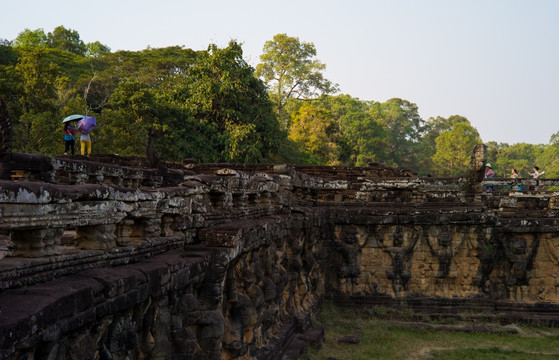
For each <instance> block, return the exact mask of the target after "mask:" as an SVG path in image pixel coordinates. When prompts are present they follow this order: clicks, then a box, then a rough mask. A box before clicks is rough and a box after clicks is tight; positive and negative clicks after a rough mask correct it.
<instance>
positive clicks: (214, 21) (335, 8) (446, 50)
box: [0, 0, 559, 144]
mask: <svg viewBox="0 0 559 360" xmlns="http://www.w3.org/2000/svg"><path fill="white" fill-rule="evenodd" d="M59 25H62V26H64V27H65V28H67V29H72V30H76V31H77V32H78V33H79V34H80V38H81V40H83V41H84V42H86V43H88V42H94V41H99V42H101V43H103V44H105V45H107V46H109V47H110V48H111V50H112V51H117V50H143V49H145V48H146V47H148V46H150V47H152V48H157V47H167V46H175V45H179V46H185V47H186V48H191V49H194V50H202V49H207V47H208V45H209V44H211V43H213V44H217V45H218V46H220V47H224V46H226V45H227V43H228V42H229V40H231V39H235V40H237V41H238V42H240V43H242V44H243V51H244V58H245V60H246V61H247V62H248V63H249V64H251V65H253V66H256V64H257V63H258V61H259V57H260V54H261V53H262V47H263V46H264V43H265V42H266V41H267V40H271V39H272V38H273V36H274V35H275V34H278V33H286V34H287V35H288V36H293V37H298V38H299V39H300V40H301V41H304V42H311V43H314V45H315V47H316V50H317V59H319V60H320V61H321V62H323V63H324V64H326V66H327V67H326V71H325V77H326V78H328V79H329V80H331V81H332V82H334V83H337V84H338V85H339V87H340V90H341V93H344V94H349V95H351V96H353V97H357V98H359V99H361V100H375V101H381V102H383V101H386V100H388V99H390V98H393V97H399V98H402V99H405V100H408V101H410V102H412V103H415V104H416V105H417V106H418V108H419V113H420V115H421V117H422V118H423V119H425V120H427V119H428V118H429V117H436V116H443V117H445V118H446V117H449V116H451V115H462V116H465V117H466V118H468V120H470V122H471V123H472V125H473V126H474V127H475V128H476V129H477V130H478V131H479V133H480V135H481V137H482V139H483V141H485V142H488V141H497V142H506V143H509V144H514V143H520V142H526V143H532V144H540V143H541V144H547V143H548V142H549V139H550V137H551V135H552V134H554V133H556V132H558V131H559V104H558V102H559V0H557V1H556V0H525V1H518V0H464V1H458V0H385V1H377V0H345V1H333V0H316V1H314V0H312V1H309V0H307V1H305V0H297V1H294V0H282V1H266V0H236V1H235V0H230V1H226V0H219V1H212V0H195V1H186V0H183V1H178V0H177V1H173V0H158V1H153V0H150V1H146V0H135V1H123V0H111V1H107V0H96V1H89V2H88V1H82V2H77V1H75V0H74V1H65V0H21V1H3V2H2V5H1V6H0V39H8V40H13V39H15V38H16V37H17V35H18V33H20V32H21V31H23V30H24V29H26V28H27V29H30V30H36V29H38V28H42V29H43V30H44V31H45V33H48V32H52V31H53V30H54V28H55V27H57V26H59Z"/></svg>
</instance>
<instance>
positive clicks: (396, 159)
mask: <svg viewBox="0 0 559 360" xmlns="http://www.w3.org/2000/svg"><path fill="white" fill-rule="evenodd" d="M369 111H370V113H371V115H372V116H373V118H374V119H376V120H377V121H378V122H379V123H380V124H381V125H382V126H383V127H384V129H385V131H386V135H387V139H388V147H387V158H386V159H385V162H386V163H387V164H388V165H391V166H396V167H399V168H407V169H412V170H418V169H417V164H418V162H417V157H418V155H419V147H420V141H421V135H422V134H423V131H424V127H423V124H424V121H423V119H421V117H420V116H419V111H418V108H417V105H416V104H414V103H411V102H409V101H407V100H402V99H399V98H393V99H390V100H388V101H386V102H384V103H374V104H373V105H372V106H371V107H370V110H369Z"/></svg>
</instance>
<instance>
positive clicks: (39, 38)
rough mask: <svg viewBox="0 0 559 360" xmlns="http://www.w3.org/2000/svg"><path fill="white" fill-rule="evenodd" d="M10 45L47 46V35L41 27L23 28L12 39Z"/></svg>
mask: <svg viewBox="0 0 559 360" xmlns="http://www.w3.org/2000/svg"><path fill="white" fill-rule="evenodd" d="M12 46H14V47H23V46H37V47H46V46H47V35H46V34H45V31H44V30H43V29H36V30H29V29H25V30H23V31H22V32H20V33H19V34H18V35H17V37H16V38H15V39H14V40H13V41H12Z"/></svg>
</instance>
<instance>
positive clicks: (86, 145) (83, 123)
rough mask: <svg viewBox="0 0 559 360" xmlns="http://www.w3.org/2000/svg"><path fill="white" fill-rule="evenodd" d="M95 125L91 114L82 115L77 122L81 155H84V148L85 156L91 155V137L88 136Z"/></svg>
mask: <svg viewBox="0 0 559 360" xmlns="http://www.w3.org/2000/svg"><path fill="white" fill-rule="evenodd" d="M96 125H97V124H96V122H95V118H94V117H91V116H84V118H83V119H82V120H80V122H79V123H78V131H79V132H80V144H81V150H82V155H86V149H87V156H89V155H91V137H90V136H89V133H90V132H91V130H93V129H94V128H95V126H96Z"/></svg>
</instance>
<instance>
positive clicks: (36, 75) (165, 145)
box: [0, 26, 559, 177]
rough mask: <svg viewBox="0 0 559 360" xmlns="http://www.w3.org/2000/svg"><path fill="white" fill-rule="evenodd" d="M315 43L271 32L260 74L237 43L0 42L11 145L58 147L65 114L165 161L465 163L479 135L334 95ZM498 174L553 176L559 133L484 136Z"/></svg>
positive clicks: (448, 168)
mask: <svg viewBox="0 0 559 360" xmlns="http://www.w3.org/2000/svg"><path fill="white" fill-rule="evenodd" d="M316 55H317V51H316V48H315V46H314V44H313V43H308V42H304V41H301V40H299V39H298V38H295V37H290V36H287V35H286V34H278V35H276V36H274V38H273V39H272V40H270V41H267V42H266V43H265V45H264V49H263V55H262V57H261V63H260V64H258V65H257V67H256V69H255V68H253V67H252V66H250V65H249V64H248V63H247V62H246V61H245V60H244V59H243V51H242V47H241V45H240V44H239V43H237V42H236V41H231V42H230V43H229V44H228V46H226V47H225V48H219V47H217V46H216V45H213V44H210V45H209V46H208V48H207V49H206V50H203V51H194V50H191V49H186V48H183V47H178V46H171V47H166V48H160V49H154V48H147V49H145V50H142V51H117V52H111V49H110V48H109V47H107V46H106V45H103V44H101V43H100V42H98V41H95V42H92V43H87V44H86V43H84V42H83V41H82V40H81V39H80V36H79V34H78V33H77V31H75V30H72V29H66V28H64V27H63V26H59V27H57V28H55V29H54V30H53V31H52V32H48V33H45V31H44V30H43V29H36V30H30V29H25V30H23V31H22V32H21V33H20V34H19V35H18V36H17V38H16V39H14V40H12V41H8V40H5V39H4V40H1V41H0V97H1V98H2V99H3V100H4V102H5V103H6V105H7V108H8V112H9V114H10V118H11V119H12V121H13V126H14V129H13V150H14V151H21V152H28V153H43V154H47V155H57V154H61V153H62V152H63V149H64V144H63V137H62V119H63V118H64V117H66V116H68V115H71V114H83V115H86V114H87V115H88V116H95V117H96V118H97V124H98V126H97V128H96V129H95V130H94V132H93V133H92V141H93V151H94V152H97V153H116V154H120V155H135V156H145V154H146V145H147V140H148V130H149V129H153V130H152V131H154V134H155V137H154V139H155V147H156V150H157V152H158V153H159V154H160V156H161V158H162V159H163V160H167V161H180V160H181V159H184V158H195V159H196V160H198V161H199V162H240V163H256V162H287V163H302V164H316V165H345V166H368V165H369V164H370V163H374V162H381V163H385V164H386V165H389V166H393V167H397V168H405V169H409V170H412V171H415V172H417V173H418V174H419V175H434V176H454V175H461V174H463V173H465V172H466V171H467V170H468V166H469V161H470V156H471V154H472V150H473V147H474V146H475V145H476V144H478V143H481V142H482V139H481V138H480V136H479V134H478V132H477V130H476V129H475V128H474V127H473V126H472V125H471V124H470V122H469V120H468V119H466V118H465V117H463V116H460V115H453V116H450V117H448V118H443V117H440V116H439V117H435V118H430V119H427V120H424V119H422V118H421V116H420V115H419V109H418V107H417V105H416V104H414V103H412V102H410V101H408V100H405V99H400V98H393V99H389V100H387V101H385V102H378V101H372V100H371V101H364V100H360V99H357V98H354V97H352V96H351V95H349V94H342V95H333V94H335V93H336V92H337V85H335V84H332V83H331V82H330V81H329V80H327V79H326V78H325V77H324V75H323V72H324V70H325V67H326V66H325V64H323V63H321V62H320V61H319V60H318V59H317V58H316ZM487 146H488V161H489V162H491V163H492V164H493V169H494V170H495V172H496V175H497V176H508V175H509V174H510V169H511V168H513V167H514V168H516V169H518V170H519V172H520V176H521V177H527V176H528V171H529V169H531V168H532V167H533V166H534V165H537V166H539V167H540V169H542V170H543V171H545V176H549V177H552V176H553V177H559V160H558V157H557V154H558V153H559V132H557V133H555V134H553V135H552V136H551V138H550V144H549V145H543V144H538V145H532V144H513V145H509V144H502V143H495V142H488V143H487Z"/></svg>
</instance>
